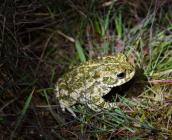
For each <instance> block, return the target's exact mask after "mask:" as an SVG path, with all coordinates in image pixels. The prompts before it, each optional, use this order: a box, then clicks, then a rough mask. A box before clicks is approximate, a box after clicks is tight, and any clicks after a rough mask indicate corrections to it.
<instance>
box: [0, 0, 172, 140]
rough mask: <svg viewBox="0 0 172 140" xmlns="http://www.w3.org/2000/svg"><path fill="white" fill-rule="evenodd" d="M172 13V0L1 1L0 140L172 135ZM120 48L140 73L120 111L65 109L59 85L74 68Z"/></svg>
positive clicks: (78, 107) (124, 99)
mask: <svg viewBox="0 0 172 140" xmlns="http://www.w3.org/2000/svg"><path fill="white" fill-rule="evenodd" d="M171 10H172V9H171V4H170V0H164V1H159V0H157V1H149V2H145V1H143V0H136V1H133V0H129V1H126V0H123V1H118V0H117V1H114V3H113V1H106V0H101V1H98V0H96V1H91V0H90V1H82V0H77V1H76V0H75V1H74V0H68V1H61V2H59V1H54V0H53V1H47V0H43V1H36V0H33V1H26V0H23V1H21V0H17V1H13V2H11V1H9V0H3V2H2V4H1V5H0V58H1V59H0V129H1V131H0V139H52V140H55V139H68V138H69V137H70V139H121V140H122V139H127V138H130V139H133V140H134V139H148V138H150V139H172V135H171V133H172V127H171V126H172V121H171V114H172V108H171V106H172V102H171V101H172V100H171V99H172V96H171V93H172V86H171V81H170V80H171V79H172V74H171V73H172V59H171V55H172V47H171V46H172V41H171V40H172V14H171V13H172V11H171ZM76 42H77V43H76ZM75 47H76V48H75ZM121 51H122V52H123V51H124V52H125V53H126V54H127V55H128V56H129V59H130V61H133V62H135V64H136V66H137V67H138V73H137V75H136V77H135V79H134V81H133V83H131V85H130V86H131V89H130V90H129V91H128V94H129V97H124V96H121V97H119V103H118V106H119V108H116V109H113V110H111V111H104V112H100V113H95V112H93V111H91V110H89V109H88V108H87V107H85V106H80V105H79V106H77V107H76V110H75V111H76V112H78V113H77V114H78V118H77V119H73V118H72V116H70V114H69V113H67V112H66V113H62V112H61V110H60V109H59V106H58V101H57V100H56V99H55V97H54V85H55V83H56V81H57V79H58V77H60V76H61V75H62V74H63V73H64V72H65V71H66V70H67V68H68V67H69V65H73V64H77V63H79V62H80V61H84V60H85V58H86V59H90V58H93V57H96V56H100V55H107V54H115V53H116V52H121ZM165 80H169V81H165ZM145 83H146V84H145Z"/></svg>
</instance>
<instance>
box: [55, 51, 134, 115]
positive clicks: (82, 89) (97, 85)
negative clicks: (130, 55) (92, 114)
mask: <svg viewBox="0 0 172 140" xmlns="http://www.w3.org/2000/svg"><path fill="white" fill-rule="evenodd" d="M120 73H124V74H125V76H124V77H122V78H119V77H117V74H120ZM134 73H135V68H134V66H132V65H131V64H130V63H129V62H128V61H127V58H126V56H125V55H124V54H121V53H119V54H117V55H115V56H105V57H99V58H97V59H94V60H89V61H87V62H84V63H81V64H80V65H79V66H75V67H73V68H71V69H70V70H69V72H67V73H66V74H64V75H63V76H62V77H61V78H60V79H59V80H58V82H57V86H56V97H57V98H58V99H59V103H60V106H61V108H62V110H63V111H64V110H65V108H66V109H67V110H68V111H70V112H71V113H72V114H73V115H75V114H74V113H73V111H72V109H71V108H70V107H71V106H72V105H74V104H75V103H77V102H78V103H83V104H87V105H88V106H89V107H90V108H91V109H92V110H95V111H100V110H101V109H102V108H106V109H110V108H112V107H113V106H115V105H114V103H109V102H105V101H104V100H103V98H102V96H103V95H106V94H107V93H108V92H109V91H110V90H111V88H112V87H116V86H120V85H122V84H124V83H126V82H127V81H129V80H130V79H131V78H132V77H133V76H134Z"/></svg>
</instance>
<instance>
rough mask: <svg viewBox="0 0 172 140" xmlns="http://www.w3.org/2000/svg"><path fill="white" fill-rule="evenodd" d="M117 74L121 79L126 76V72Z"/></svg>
mask: <svg viewBox="0 0 172 140" xmlns="http://www.w3.org/2000/svg"><path fill="white" fill-rule="evenodd" d="M116 76H117V77H118V78H119V79H123V78H125V72H120V73H117V75H116Z"/></svg>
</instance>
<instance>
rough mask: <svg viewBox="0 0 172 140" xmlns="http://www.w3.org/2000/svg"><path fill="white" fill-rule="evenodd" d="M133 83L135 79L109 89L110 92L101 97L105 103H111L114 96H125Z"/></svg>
mask: <svg viewBox="0 0 172 140" xmlns="http://www.w3.org/2000/svg"><path fill="white" fill-rule="evenodd" d="M134 81H135V78H132V79H130V80H129V81H128V82H126V83H124V84H122V85H120V86H116V87H111V90H110V91H109V92H108V93H107V94H105V95H103V96H102V98H103V99H104V100H105V101H113V100H114V99H116V95H121V96H124V95H127V91H128V90H129V89H130V88H131V87H132V86H133V84H134Z"/></svg>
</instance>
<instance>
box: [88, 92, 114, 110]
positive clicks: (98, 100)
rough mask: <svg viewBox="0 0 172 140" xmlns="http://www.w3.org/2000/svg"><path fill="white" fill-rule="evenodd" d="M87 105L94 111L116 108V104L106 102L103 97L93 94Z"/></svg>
mask: <svg viewBox="0 0 172 140" xmlns="http://www.w3.org/2000/svg"><path fill="white" fill-rule="evenodd" d="M87 105H88V106H89V108H90V109H92V110H94V111H101V110H102V109H112V108H113V107H115V106H116V103H115V102H113V103H111V102H106V101H105V100H104V99H103V98H102V97H101V96H99V95H94V94H93V95H91V96H90V101H89V102H88V103H87Z"/></svg>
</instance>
